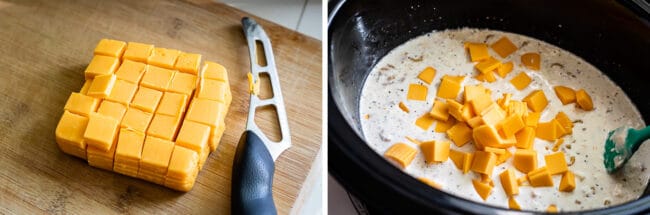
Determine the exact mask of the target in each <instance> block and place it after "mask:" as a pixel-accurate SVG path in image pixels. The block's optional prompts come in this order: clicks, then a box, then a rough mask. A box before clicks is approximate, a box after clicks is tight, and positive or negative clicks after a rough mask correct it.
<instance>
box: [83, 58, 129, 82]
mask: <svg viewBox="0 0 650 215" xmlns="http://www.w3.org/2000/svg"><path fill="white" fill-rule="evenodd" d="M119 65H120V60H119V59H117V58H116V57H110V56H104V55H95V56H94V57H93V59H92V60H91V61H90V64H88V67H86V70H85V71H84V74H85V77H86V80H89V79H94V78H95V76H98V75H109V74H113V73H114V72H115V70H116V69H117V67H118V66H119Z"/></svg>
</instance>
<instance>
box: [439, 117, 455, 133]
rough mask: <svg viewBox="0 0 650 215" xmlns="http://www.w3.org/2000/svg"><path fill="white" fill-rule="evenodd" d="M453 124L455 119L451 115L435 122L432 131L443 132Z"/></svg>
mask: <svg viewBox="0 0 650 215" xmlns="http://www.w3.org/2000/svg"><path fill="white" fill-rule="evenodd" d="M455 124H456V120H455V119H454V118H453V117H452V118H449V119H447V121H438V123H436V128H434V131H435V132H441V133H444V132H447V130H449V129H450V128H451V127H452V126H454V125H455Z"/></svg>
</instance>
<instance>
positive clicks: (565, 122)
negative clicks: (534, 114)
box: [555, 111, 573, 134]
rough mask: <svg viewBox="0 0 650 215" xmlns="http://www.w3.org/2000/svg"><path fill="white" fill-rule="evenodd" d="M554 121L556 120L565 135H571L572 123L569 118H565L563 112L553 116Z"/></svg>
mask: <svg viewBox="0 0 650 215" xmlns="http://www.w3.org/2000/svg"><path fill="white" fill-rule="evenodd" d="M555 120H557V122H558V123H560V125H561V126H562V128H563V129H564V132H565V133H566V134H571V133H573V132H572V130H573V122H571V119H569V116H567V115H566V114H565V113H564V112H562V111H560V112H558V113H557V115H555Z"/></svg>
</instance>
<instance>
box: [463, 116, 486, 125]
mask: <svg viewBox="0 0 650 215" xmlns="http://www.w3.org/2000/svg"><path fill="white" fill-rule="evenodd" d="M467 125H469V127H471V128H478V127H479V126H481V125H485V123H484V121H483V118H481V117H480V116H475V117H472V118H471V119H469V120H467Z"/></svg>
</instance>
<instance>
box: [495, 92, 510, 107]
mask: <svg viewBox="0 0 650 215" xmlns="http://www.w3.org/2000/svg"><path fill="white" fill-rule="evenodd" d="M510 102H512V93H503V95H501V98H499V99H497V104H498V105H499V107H501V108H503V109H508V107H509V106H510Z"/></svg>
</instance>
